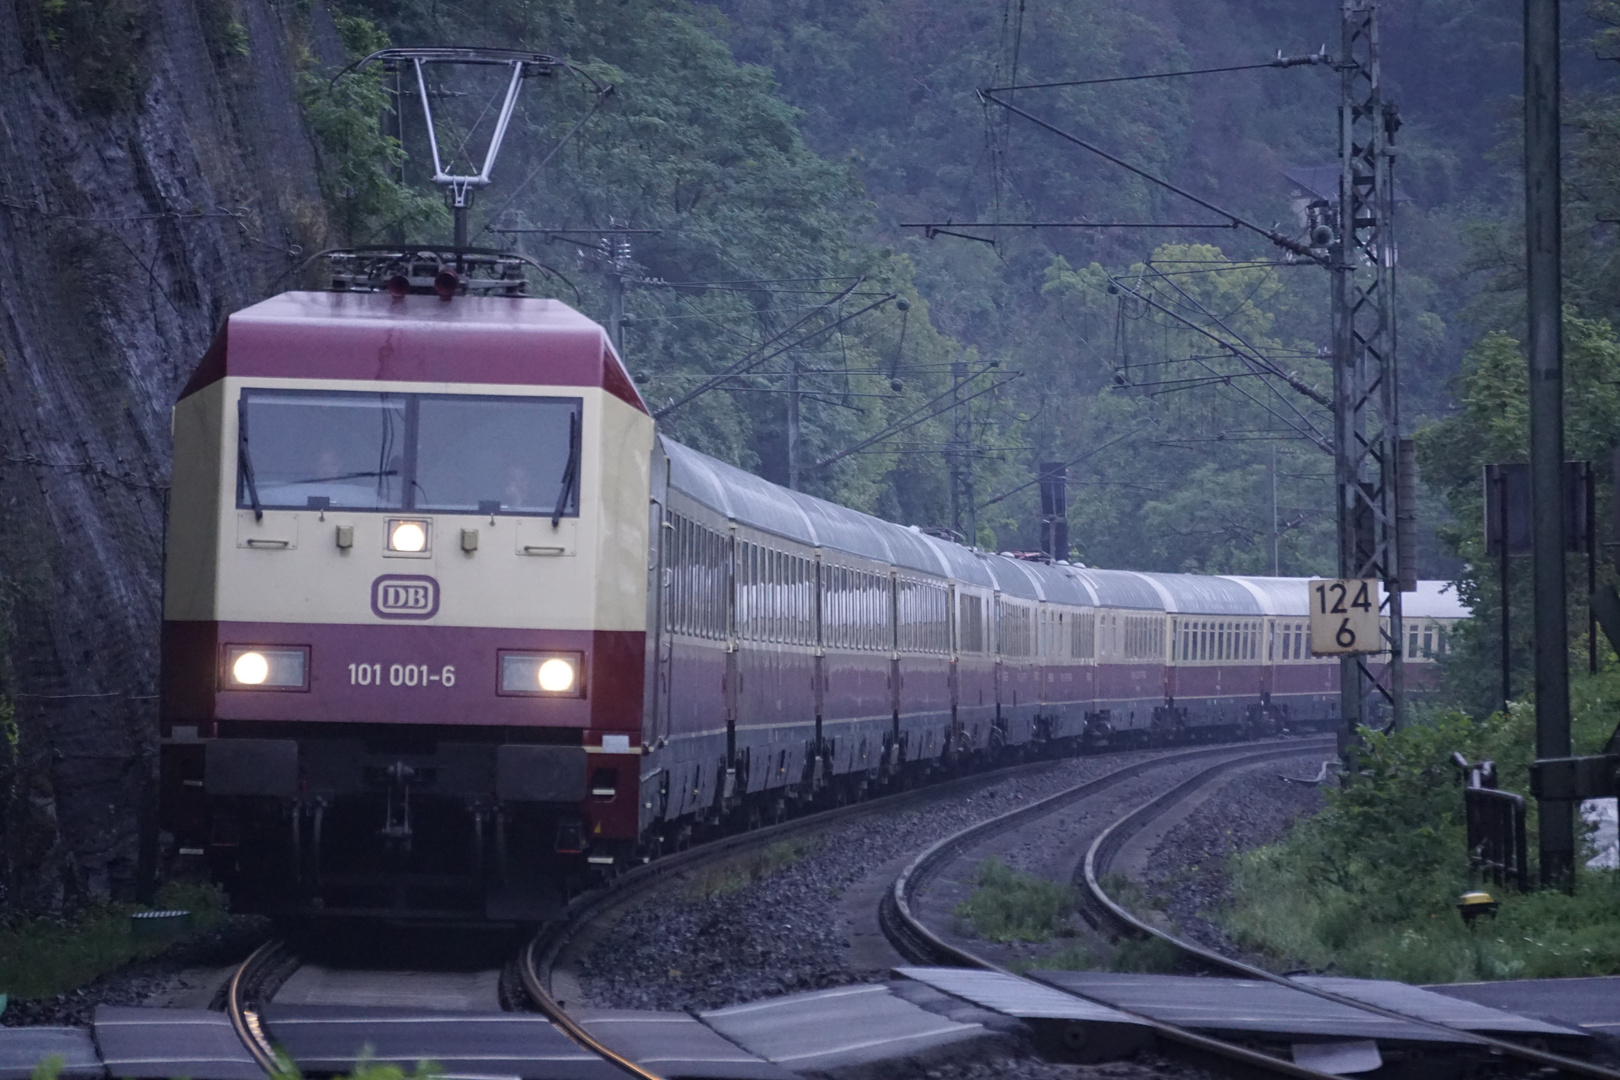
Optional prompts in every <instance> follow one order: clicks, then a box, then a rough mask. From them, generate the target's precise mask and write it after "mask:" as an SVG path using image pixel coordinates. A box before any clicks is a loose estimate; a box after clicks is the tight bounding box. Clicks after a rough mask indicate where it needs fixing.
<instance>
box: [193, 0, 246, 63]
mask: <svg viewBox="0 0 1620 1080" xmlns="http://www.w3.org/2000/svg"><path fill="white" fill-rule="evenodd" d="M197 14H198V16H199V18H201V20H202V28H203V37H204V38H206V39H207V41H208V47H209V49H210V50H211V51H212V52H213V54H214V56H215V57H217V58H219V59H221V60H232V59H235V58H239V57H245V56H248V55H250V54H251V51H252V50H251V49H250V48H249V40H248V31H247V27H246V26H245V25H243V23H242V9H241V0H199V2H198V9H197Z"/></svg>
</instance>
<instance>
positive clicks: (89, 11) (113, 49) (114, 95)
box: [19, 0, 151, 113]
mask: <svg viewBox="0 0 1620 1080" xmlns="http://www.w3.org/2000/svg"><path fill="white" fill-rule="evenodd" d="M19 14H21V15H24V16H26V15H27V14H29V12H27V10H26V8H25V7H24V6H23V5H19ZM33 14H34V17H35V19H36V20H37V23H36V29H37V32H38V33H39V36H40V37H41V38H42V39H43V41H44V44H45V46H46V47H47V48H48V49H49V50H50V51H51V52H52V53H54V54H55V55H56V56H57V57H58V58H59V59H60V61H61V63H62V67H63V70H64V71H65V72H66V73H67V76H68V78H69V80H70V81H71V83H72V86H73V92H74V96H75V97H76V98H77V99H78V102H79V104H80V105H82V106H84V107H85V108H86V109H89V110H90V111H92V112H100V113H108V112H114V111H116V110H118V109H123V108H127V107H129V106H131V105H133V104H135V102H137V101H138V100H140V96H141V92H142V89H143V87H144V84H145V81H146V77H145V73H144V71H143V70H142V68H141V55H142V46H143V44H144V42H145V38H146V31H145V26H146V22H147V20H148V18H150V17H151V14H150V13H149V12H147V11H145V10H143V5H142V4H141V3H140V2H139V0H41V2H40V3H39V5H38V7H37V9H36V10H35V12H34V13H33ZM30 21H32V20H30Z"/></svg>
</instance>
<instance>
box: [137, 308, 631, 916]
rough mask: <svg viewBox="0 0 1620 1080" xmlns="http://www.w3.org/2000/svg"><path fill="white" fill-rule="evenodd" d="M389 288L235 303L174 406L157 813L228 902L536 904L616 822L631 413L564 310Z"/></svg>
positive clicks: (358, 908)
mask: <svg viewBox="0 0 1620 1080" xmlns="http://www.w3.org/2000/svg"><path fill="white" fill-rule="evenodd" d="M399 291H400V292H401V293H403V295H392V294H390V293H388V292H291V293H285V294H282V295H280V296H276V297H274V298H272V299H270V300H266V301H264V302H263V303H260V304H257V305H255V306H253V307H250V308H247V309H246V310H243V311H240V312H237V313H236V314H234V315H232V316H230V318H229V320H228V321H227V323H226V325H225V328H224V330H223V331H222V332H221V333H220V335H219V337H218V338H217V340H216V341H215V343H214V345H213V347H212V348H211V349H210V351H209V352H208V354H207V355H206V356H205V357H204V359H203V361H202V363H201V365H200V366H199V367H198V369H197V372H196V374H195V375H194V376H193V378H192V379H191V381H190V383H189V384H188V385H187V386H186V387H185V389H184V391H183V392H182V394H181V396H180V400H179V403H178V404H177V405H176V406H175V409H174V421H173V430H174V447H175V453H174V462H175V464H174V475H173V487H172V494H171V501H170V508H169V532H168V551H167V568H166V578H165V602H164V624H163V656H164V679H163V701H162V726H163V735H164V766H165V767H164V782H165V801H166V805H167V812H166V817H167V819H168V827H169V830H170V831H171V833H172V834H173V836H174V843H175V847H176V849H177V853H178V854H179V855H181V856H184V857H190V858H193V859H202V860H204V861H206V863H207V864H208V866H209V867H210V868H211V869H212V871H213V872H214V873H215V874H217V875H218V876H219V877H220V878H221V879H222V880H224V881H225V882H226V883H227V884H228V885H229V888H230V891H231V893H232V895H233V897H234V898H236V899H237V900H238V901H240V902H242V903H243V904H245V905H247V906H250V907H252V906H259V907H266V908H269V909H272V910H299V909H324V910H333V911H344V912H354V913H366V912H382V911H388V912H399V911H402V910H403V911H410V912H414V913H420V914H426V915H433V914H438V913H456V914H465V913H469V912H470V913H474V914H476V915H477V916H479V917H483V916H492V917H502V916H512V917H522V916H525V915H530V916H532V915H533V914H534V913H535V910H536V909H535V904H536V903H537V902H543V900H544V898H545V897H546V896H547V895H548V894H549V890H550V884H549V883H548V882H546V881H541V880H536V878H535V875H537V874H540V873H542V870H543V868H544V867H546V866H549V865H550V861H549V857H550V856H553V855H555V854H557V853H564V854H583V853H585V852H586V851H587V849H588V848H594V849H595V850H601V849H603V848H606V847H608V846H610V845H611V844H612V843H613V842H614V841H624V840H633V839H634V837H635V836H636V831H637V820H636V815H635V803H634V787H635V781H636V774H637V764H638V761H637V757H636V756H635V751H636V750H637V749H639V742H640V732H641V716H642V713H643V711H644V704H643V672H644V667H645V663H646V656H645V643H646V640H647V634H646V630H647V622H646V620H647V595H648V590H647V563H646V558H647V550H648V527H649V526H648V516H647V502H648V485H649V473H648V470H649V466H650V461H651V451H652V443H653V422H652V419H651V417H650V416H649V415H648V413H647V409H646V406H645V405H644V404H643V402H642V400H641V397H640V395H639V394H638V393H637V392H636V390H635V387H634V385H633V384H632V382H631V381H630V379H629V377H628V376H627V375H626V373H625V371H624V368H623V366H622V365H621V364H620V362H619V360H618V358H617V357H616V356H615V355H614V353H613V350H612V348H611V346H610V345H609V344H608V342H607V339H606V336H605V334H604V333H603V331H602V329H601V327H599V326H598V325H597V324H595V323H593V322H591V321H589V320H588V319H585V318H584V317H582V316H581V315H579V314H578V313H577V312H575V311H573V310H571V309H570V308H568V307H566V306H565V305H563V304H561V303H560V302H558V301H554V300H542V299H531V298H521V297H510V296H472V295H461V296H455V297H454V298H453V300H451V299H441V298H440V297H439V296H435V295H431V294H430V295H417V294H413V293H411V292H409V291H408V290H406V289H400V290H399ZM621 794H622V795H623V796H624V797H623V798H621V797H619V796H620V795H621ZM587 857H588V856H587ZM537 898H538V899H537Z"/></svg>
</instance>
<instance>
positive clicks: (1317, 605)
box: [1310, 578, 1384, 656]
mask: <svg viewBox="0 0 1620 1080" xmlns="http://www.w3.org/2000/svg"><path fill="white" fill-rule="evenodd" d="M1310 592H1311V655H1313V656H1346V655H1349V654H1353V653H1375V652H1383V651H1384V641H1383V635H1381V634H1380V633H1379V632H1378V579H1377V578H1361V579H1357V578H1348V579H1342V580H1327V581H1312V582H1311V583H1310Z"/></svg>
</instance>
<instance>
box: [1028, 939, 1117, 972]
mask: <svg viewBox="0 0 1620 1080" xmlns="http://www.w3.org/2000/svg"><path fill="white" fill-rule="evenodd" d="M1107 966H1108V965H1107V964H1106V963H1105V962H1104V961H1103V959H1102V958H1100V957H1099V956H1098V955H1097V954H1096V953H1095V952H1093V951H1092V949H1091V947H1090V946H1089V945H1087V944H1086V943H1085V942H1083V941H1071V942H1069V943H1068V944H1066V945H1064V946H1063V948H1061V949H1059V950H1058V951H1057V952H1055V953H1047V954H1046V955H1045V956H1038V957H1036V958H1035V959H1033V960H1022V959H1015V960H1012V961H1010V962H1009V963H1008V965H1007V967H1008V970H1010V971H1013V972H1016V973H1017V974H1019V975H1022V974H1024V973H1025V972H1026V971H1096V970H1097V969H1099V968H1104V967H1107Z"/></svg>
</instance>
